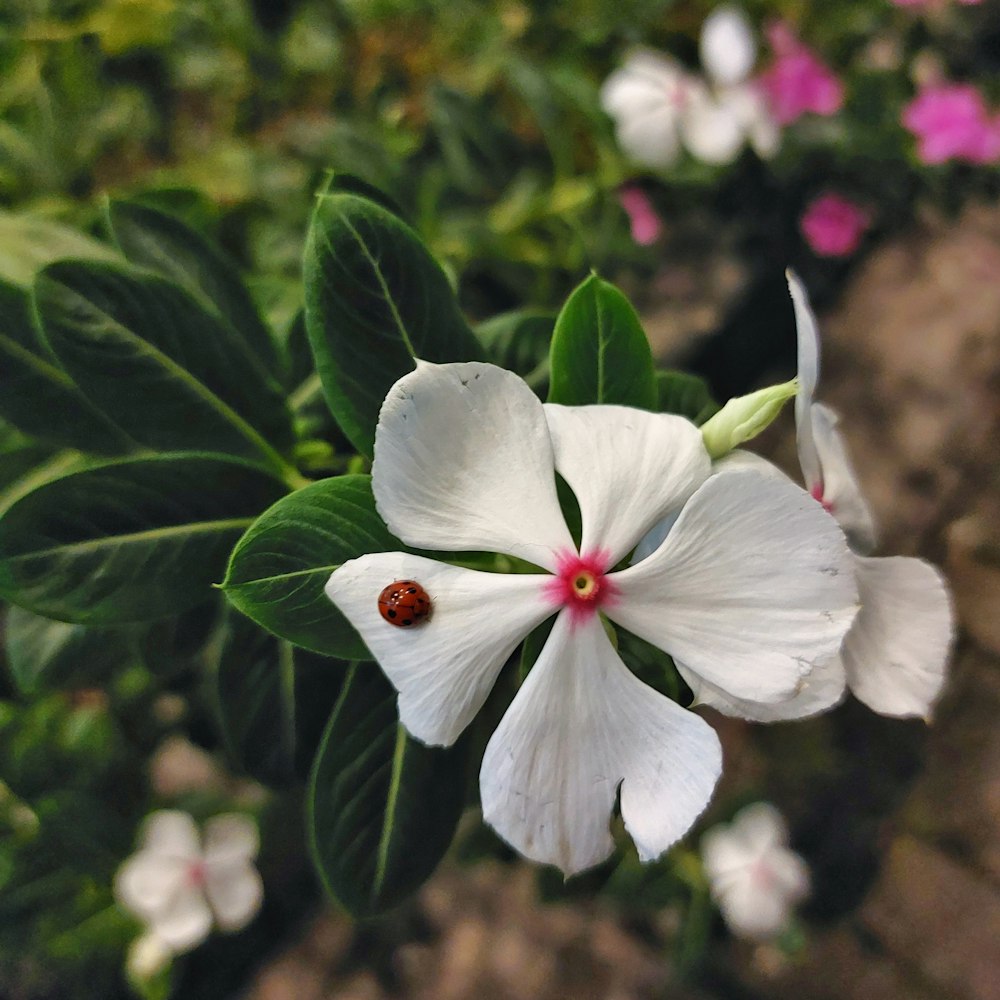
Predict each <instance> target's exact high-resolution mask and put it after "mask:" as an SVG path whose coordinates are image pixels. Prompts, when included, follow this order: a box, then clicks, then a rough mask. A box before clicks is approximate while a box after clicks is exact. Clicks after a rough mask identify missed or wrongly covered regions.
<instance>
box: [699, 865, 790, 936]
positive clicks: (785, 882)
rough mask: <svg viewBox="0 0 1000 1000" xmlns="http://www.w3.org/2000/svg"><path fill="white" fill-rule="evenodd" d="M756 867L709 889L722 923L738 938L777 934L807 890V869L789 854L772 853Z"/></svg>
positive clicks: (782, 928)
mask: <svg viewBox="0 0 1000 1000" xmlns="http://www.w3.org/2000/svg"><path fill="white" fill-rule="evenodd" d="M759 864H760V868H759V869H758V870H757V871H756V872H755V871H752V870H751V871H748V872H746V873H745V874H744V875H743V876H742V877H739V878H733V879H730V880H728V881H726V882H724V883H723V884H720V885H718V886H713V893H712V894H713V896H714V897H715V899H716V901H717V902H718V904H719V909H720V910H721V911H722V915H723V917H724V918H725V921H726V923H727V924H728V925H729V927H730V929H731V930H732V931H733V933H734V934H738V935H739V936H740V937H747V938H756V939H765V938H770V937H774V936H775V935H777V934H780V933H781V931H782V930H784V928H785V926H786V925H787V924H788V920H789V917H790V916H791V911H792V906H793V905H794V904H795V903H796V902H798V901H799V900H800V899H802V898H803V897H804V896H805V895H806V894H807V893H808V890H809V870H808V868H806V865H805V862H804V861H803V860H802V859H801V858H800V857H798V855H796V854H794V853H792V852H791V851H789V850H784V849H780V850H775V851H772V852H771V853H770V854H769V855H768V857H767V858H766V859H764V860H762V861H761V862H760V863H759Z"/></svg>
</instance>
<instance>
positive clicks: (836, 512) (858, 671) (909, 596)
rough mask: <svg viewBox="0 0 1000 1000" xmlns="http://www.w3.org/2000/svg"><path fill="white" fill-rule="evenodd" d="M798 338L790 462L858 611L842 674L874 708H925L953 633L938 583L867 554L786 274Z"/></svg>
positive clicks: (869, 537) (915, 566) (831, 416)
mask: <svg viewBox="0 0 1000 1000" xmlns="http://www.w3.org/2000/svg"><path fill="white" fill-rule="evenodd" d="M788 285H789V289H790V290H791V293H792V302H793V304H794V306H795V321H796V325H797V328H798V339H799V383H800V390H799V395H798V397H797V398H796V401H795V422H796V427H797V431H798V450H799V463H800V464H801V466H802V475H803V476H804V478H805V482H806V488H807V489H808V490H809V491H810V493H812V495H813V496H814V497H815V498H816V499H817V500H818V501H819V502H820V503H821V504H823V506H824V507H825V508H826V509H827V510H828V511H829V512H830V513H831V514H832V515H833V516H834V517H835V518H836V519H837V521H838V523H839V524H840V526H841V527H842V528H843V529H844V531H845V533H846V534H847V538H848V541H849V542H850V544H851V547H852V549H853V550H854V551H855V552H856V553H857V555H855V557H854V564H855V573H856V576H857V581H858V593H859V596H860V598H861V611H860V613H859V614H858V617H857V620H856V621H855V623H854V626H853V627H852V628H851V630H850V632H848V634H847V638H846V639H845V640H844V646H843V649H842V650H841V658H842V660H843V667H844V671H845V674H846V679H847V684H848V686H849V687H850V689H851V691H852V692H853V693H854V695H855V696H856V697H857V698H858V699H859V700H861V701H863V702H864V703H865V704H866V705H867V706H868V707H869V708H871V709H873V710H874V711H876V712H879V713H881V714H882V715H892V716H913V715H915V716H921V717H927V716H928V715H929V714H930V711H931V707H932V705H933V704H934V701H935V699H936V698H937V696H938V694H939V693H940V691H941V687H942V686H943V684H944V679H945V667H946V666H947V662H948V653H949V650H950V648H951V642H952V637H953V634H954V621H953V614H952V609H951V601H950V599H949V596H948V587H947V584H946V583H945V580H944V578H943V577H942V575H941V573H940V572H939V571H938V570H937V569H936V568H935V567H934V566H932V565H930V563H927V562H924V561H923V560H922V559H913V558H908V557H904V556H887V557H883V558H872V557H871V556H870V555H869V553H870V552H871V551H872V549H873V548H874V547H875V522H874V520H873V518H872V515H871V511H870V510H869V508H868V505H867V503H866V502H865V499H864V497H863V496H862V493H861V487H860V485H859V483H858V480H857V476H856V475H855V473H854V469H853V468H852V467H851V463H850V459H849V458H848V456H847V448H846V446H845V444H844V440H843V438H842V437H841V436H840V432H839V431H838V430H837V420H838V418H837V416H836V414H835V413H834V412H833V411H832V410H831V409H830V408H829V407H827V406H824V405H823V404H822V403H815V402H813V392H814V391H815V388H816V382H817V380H818V379H819V331H818V328H817V325H816V318H815V316H813V314H812V310H811V309H810V308H809V301H808V299H807V297H806V292H805V289H804V288H803V287H802V284H801V282H800V281H799V280H798V278H796V277H795V276H794V275H791V274H790V275H789V278H788Z"/></svg>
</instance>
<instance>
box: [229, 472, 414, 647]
mask: <svg viewBox="0 0 1000 1000" xmlns="http://www.w3.org/2000/svg"><path fill="white" fill-rule="evenodd" d="M404 548H405V546H404V545H403V544H402V543H401V542H400V541H399V540H398V539H396V538H395V537H393V536H392V535H391V534H390V533H389V530H388V529H387V528H386V526H385V525H384V524H383V523H382V519H381V518H380V517H379V516H378V514H377V513H376V512H375V499H374V497H373V496H372V487H371V477H370V476H338V477H336V478H334V479H324V480H322V481H321V482H318V483H313V484H312V485H311V486H306V487H304V488H303V489H301V490H297V491H296V492H295V493H292V494H290V495H289V496H286V497H282V499H281V500H279V501H278V502H277V503H276V504H275V505H274V506H273V507H272V508H271V509H270V510H267V511H265V512H264V513H263V514H262V515H261V516H260V517H259V518H258V519H257V520H256V521H255V522H254V524H253V525H252V526H251V527H250V528H249V530H248V531H247V533H246V534H245V535H244V536H243V537H242V538H241V539H240V540H239V542H238V543H237V545H236V548H235V549H234V550H233V554H232V557H231V559H230V561H229V569H228V571H227V573H226V579H225V582H224V583H223V585H222V586H223V589H224V590H225V593H226V597H228V598H229V600H230V601H231V602H232V604H233V605H234V606H235V607H237V608H238V609H239V610H240V611H242V612H243V614H245V615H246V616H247V617H248V618H252V619H253V620H254V621H255V622H257V624H259V625H263V626H264V628H266V629H268V630H269V631H270V632H273V633H274V634H275V635H279V636H281V637H282V638H283V639H288V640H289V641H291V642H294V643H295V644H296V645H297V646H303V647H305V648H306V649H311V650H313V652H316V653H322V654H324V655H326V656H339V657H341V658H343V659H345V660H346V659H367V658H368V657H369V656H370V654H369V653H368V651H367V650H366V649H365V646H364V644H363V643H362V641H361V639H360V637H359V636H358V634H357V633H356V632H355V631H354V629H353V628H352V627H351V625H350V624H349V622H348V621H347V619H346V618H344V616H343V615H342V614H341V613H340V612H339V611H338V610H337V609H336V608H335V607H334V606H333V604H332V602H331V601H330V600H329V598H327V596H326V595H325V594H324V593H323V587H324V585H325V584H326V581H327V580H328V579H329V578H330V574H331V573H332V572H333V571H334V570H335V569H336V568H337V567H338V566H339V565H340V564H341V563H344V562H347V560H348V559H354V558H356V557H357V556H360V555H364V554H365V553H366V552H397V551H400V550H401V549H404ZM373 599H374V598H373Z"/></svg>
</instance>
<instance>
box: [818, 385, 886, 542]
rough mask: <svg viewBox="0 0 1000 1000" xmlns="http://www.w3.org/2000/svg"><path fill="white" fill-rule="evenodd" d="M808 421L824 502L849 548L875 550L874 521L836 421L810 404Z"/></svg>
mask: <svg viewBox="0 0 1000 1000" xmlns="http://www.w3.org/2000/svg"><path fill="white" fill-rule="evenodd" d="M809 419H810V420H811V421H812V433H813V437H814V440H815V443H816V451H817V454H818V455H819V462H820V468H821V469H822V478H823V501H824V502H825V503H826V504H827V505H828V506H829V509H830V513H831V514H833V516H834V517H835V518H836V519H837V522H838V523H839V524H840V526H841V528H843V529H844V532H845V534H846V535H847V538H848V540H849V541H850V543H851V547H852V548H853V549H854V550H855V551H857V552H862V553H865V554H867V553H869V552H871V551H872V549H874V548H875V519H874V518H873V517H872V513H871V510H870V509H869V507H868V504H867V502H866V501H865V498H864V497H863V496H862V494H861V487H860V485H859V484H858V477H857V475H856V474H855V472H854V467H853V466H852V465H851V460H850V459H849V458H848V457H847V448H846V447H845V445H844V439H843V438H842V437H841V436H840V431H838V430H837V424H838V422H839V418H838V416H837V414H836V413H834V412H833V410H831V409H830V408H829V407H828V406H824V405H823V404H822V403H813V405H812V406H811V407H810V408H809Z"/></svg>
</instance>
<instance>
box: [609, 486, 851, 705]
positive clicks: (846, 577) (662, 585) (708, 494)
mask: <svg viewBox="0 0 1000 1000" xmlns="http://www.w3.org/2000/svg"><path fill="white" fill-rule="evenodd" d="M611 579H612V581H613V582H614V584H615V586H616V587H617V588H618V592H619V598H618V600H617V601H616V602H615V603H614V604H612V605H609V606H608V608H607V614H608V617H609V618H611V619H612V620H613V621H615V622H618V623H619V624H620V625H622V626H623V627H624V628H626V629H628V630H629V631H630V632H633V633H635V634H636V635H638V636H639V637H640V638H642V639H645V640H646V641H647V642H651V643H653V644H654V645H656V646H658V647H659V648H660V649H663V650H665V651H666V652H668V653H670V654H671V655H672V656H675V657H676V658H678V659H680V660H681V661H682V662H683V663H685V664H686V666H687V667H688V669H689V670H690V671H693V672H694V673H696V674H697V675H698V676H699V677H701V678H702V679H704V680H706V681H708V682H709V683H710V684H712V685H714V686H715V687H717V688H719V689H720V690H721V691H723V692H725V693H726V694H728V695H730V696H732V697H736V698H741V699H747V700H751V701H762V702H778V701H782V700H784V699H786V698H789V697H791V696H792V695H793V694H795V693H796V691H797V690H798V687H799V684H800V682H802V681H803V680H804V679H805V677H806V676H807V675H808V674H809V672H810V671H811V670H813V669H814V668H815V667H816V666H817V665H818V664H820V663H823V662H825V661H826V660H827V659H828V658H829V657H830V656H832V655H833V654H834V653H836V651H837V649H838V648H839V646H840V643H841V641H842V640H843V637H844V635H845V633H846V632H847V629H848V627H849V626H850V623H851V621H852V619H853V618H854V615H855V614H856V611H857V589H856V587H855V584H854V573H853V566H852V563H851V558H850V554H849V552H848V550H847V546H846V544H845V542H844V536H843V534H842V532H841V531H840V530H839V528H838V527H837V525H836V524H835V523H834V521H833V520H832V518H830V517H828V516H827V515H826V514H825V512H824V511H823V509H822V508H821V507H820V506H819V505H818V504H817V503H815V502H814V501H813V500H812V498H811V497H810V496H809V495H808V494H807V493H805V492H804V491H803V490H801V489H799V487H797V486H795V485H794V484H792V483H790V482H782V481H781V480H779V479H777V478H774V477H773V476H771V475H768V474H761V473H758V472H752V471H740V472H721V473H719V474H718V475H716V476H712V477H711V478H710V479H708V480H707V481H706V482H705V484H704V485H703V486H702V487H701V488H700V489H699V490H698V492H697V493H695V495H694V496H693V497H692V498H691V499H690V500H689V501H688V502H687V505H686V506H685V507H684V509H683V510H682V511H681V516H680V517H679V518H678V520H677V523H676V524H675V525H674V527H673V530H672V531H671V532H670V534H669V535H668V536H667V539H666V541H665V542H664V543H663V544H662V545H661V546H660V548H659V549H657V550H656V552H654V553H653V554H652V555H651V556H649V558H647V559H644V560H643V561H642V562H640V563H636V564H635V565H634V566H630V567H629V568H628V569H625V570H622V571H621V572H620V573H615V574H613V575H612V577H611Z"/></svg>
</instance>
